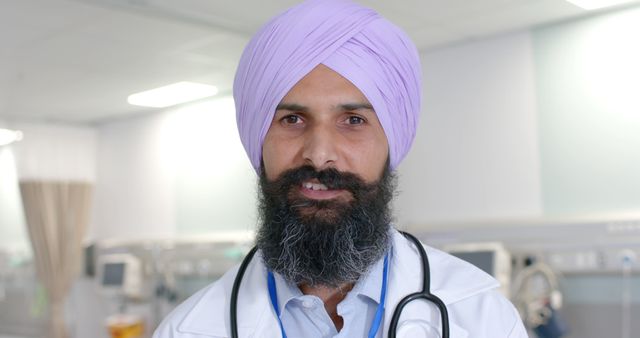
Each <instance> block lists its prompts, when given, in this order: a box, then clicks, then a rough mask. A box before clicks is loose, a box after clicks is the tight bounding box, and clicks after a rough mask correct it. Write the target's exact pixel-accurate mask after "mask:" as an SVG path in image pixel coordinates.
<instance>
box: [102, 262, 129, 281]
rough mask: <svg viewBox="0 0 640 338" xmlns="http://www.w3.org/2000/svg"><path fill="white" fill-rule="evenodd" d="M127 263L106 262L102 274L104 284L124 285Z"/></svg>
mask: <svg viewBox="0 0 640 338" xmlns="http://www.w3.org/2000/svg"><path fill="white" fill-rule="evenodd" d="M124 269H125V263H106V264H105V265H104V273H103V275H102V285H104V286H122V284H123V283H124Z"/></svg>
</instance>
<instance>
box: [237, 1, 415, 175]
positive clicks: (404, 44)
mask: <svg viewBox="0 0 640 338" xmlns="http://www.w3.org/2000/svg"><path fill="white" fill-rule="evenodd" d="M319 64H323V65H325V66H327V67H329V68H331V69H332V70H334V71H335V72H337V73H339V74H340V75H342V76H343V77H344V78H346V79H347V80H349V81H350V82H351V83H352V84H354V85H355V86H356V87H357V88H358V89H360V91H361V92H362V93H363V94H364V96H365V97H366V98H367V99H368V100H369V102H370V103H371V105H372V106H373V109H374V110H375V112H376V115H377V116H378V119H379V120H380V124H381V125H382V128H383V129H384V132H385V135H386V137H387V142H388V144H389V163H390V166H391V168H392V169H395V168H396V167H397V165H398V164H399V163H400V162H401V161H402V159H403V158H404V157H405V155H406V154H407V152H408V151H409V148H410V147H411V144H412V143H413V139H414V136H415V132H416V127H417V123H418V116H419V113H420V99H421V69H420V59H419V56H418V51H417V49H416V47H415V45H414V44H413V43H412V42H411V40H410V39H409V38H408V37H407V35H406V34H405V33H404V32H403V31H402V30H400V29H399V28H398V27H396V26H395V25H393V24H392V23H391V22H389V21H388V20H386V19H384V18H383V17H382V16H380V15H379V14H378V13H376V12H375V11H373V10H372V9H369V8H365V7H362V6H360V5H358V4H355V3H353V2H350V1H344V0H309V1H305V2H303V3H301V4H299V5H297V6H295V7H292V8H290V9H289V10H287V11H285V12H284V13H282V14H280V15H278V16H276V17H275V18H273V19H272V20H271V21H269V22H268V23H267V24H266V25H265V26H263V27H262V28H261V29H260V31H259V32H258V33H257V34H256V35H255V36H254V37H253V38H252V39H251V41H250V42H249V44H248V45H247V46H246V47H245V49H244V52H243V54H242V57H241V58H240V64H239V66H238V69H237V72H236V76H235V80H234V84H233V96H234V100H235V105H236V122H237V124H238V131H239V133H240V139H241V141H242V144H243V146H244V148H245V150H246V152H247V154H248V155H249V159H250V161H251V164H252V165H253V167H254V168H255V169H256V171H258V172H259V170H260V164H261V160H262V143H263V142H264V139H265V136H266V134H267V132H268V130H269V127H270V125H271V121H272V120H273V116H274V114H275V110H276V107H277V105H278V104H279V103H280V101H281V100H282V98H283V97H284V96H285V95H286V94H287V93H288V92H289V90H291V88H292V87H293V86H294V85H295V84H296V83H297V82H298V81H300V80H301V79H302V78H303V77H304V76H305V75H307V74H308V73H309V72H310V71H311V70H313V69H314V68H315V67H316V66H318V65H319Z"/></svg>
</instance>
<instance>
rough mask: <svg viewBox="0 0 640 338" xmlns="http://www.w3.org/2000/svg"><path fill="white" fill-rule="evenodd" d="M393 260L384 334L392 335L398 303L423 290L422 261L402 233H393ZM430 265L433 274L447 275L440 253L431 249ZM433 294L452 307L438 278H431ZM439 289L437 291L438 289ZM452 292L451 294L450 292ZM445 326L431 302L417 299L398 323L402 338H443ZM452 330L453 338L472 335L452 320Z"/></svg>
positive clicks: (403, 312)
mask: <svg viewBox="0 0 640 338" xmlns="http://www.w3.org/2000/svg"><path fill="white" fill-rule="evenodd" d="M392 250H393V252H392V259H391V263H390V269H389V277H388V278H389V285H388V286H387V295H388V296H387V297H388V298H387V301H386V306H385V320H384V335H383V337H387V336H388V331H389V325H390V323H391V318H392V316H393V312H394V310H395V309H396V307H397V305H398V303H399V302H400V301H401V300H402V299H403V298H404V297H405V296H407V295H409V294H411V293H414V292H417V291H419V290H421V289H422V262H421V260H420V256H419V253H418V251H417V249H416V248H415V247H413V245H411V244H410V243H409V242H408V240H407V239H405V238H404V236H403V235H402V234H400V233H399V232H397V231H395V230H393V244H392ZM427 255H428V256H429V263H430V265H431V270H432V271H444V272H446V271H447V269H446V266H445V267H443V266H442V264H441V262H440V261H439V260H440V257H438V256H439V255H441V254H438V252H437V251H436V250H433V249H431V248H427ZM431 279H432V281H431V284H432V286H433V287H432V289H433V290H432V292H433V293H434V294H435V295H436V296H438V297H440V298H441V299H442V300H443V302H444V303H445V304H450V301H451V299H450V298H448V297H445V296H444V295H446V294H447V289H446V288H443V286H444V285H443V284H442V283H439V282H438V281H437V280H438V277H437V276H435V275H434V276H432V277H431ZM436 285H438V286H439V287H438V288H436V287H435V286H436ZM449 293H451V292H449ZM441 328H442V323H441V319H440V311H439V310H438V308H437V307H436V306H435V305H434V304H432V303H430V302H427V301H423V300H417V301H413V302H411V303H409V304H408V305H407V306H405V308H404V310H403V311H402V315H401V317H400V321H399V322H398V328H397V336H398V337H440V336H441ZM449 330H450V335H451V337H456V338H466V337H467V336H468V332H467V331H466V330H464V329H463V328H461V327H459V326H458V325H457V324H456V323H455V322H454V321H452V320H451V318H449Z"/></svg>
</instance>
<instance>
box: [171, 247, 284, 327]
mask: <svg viewBox="0 0 640 338" xmlns="http://www.w3.org/2000/svg"><path fill="white" fill-rule="evenodd" d="M236 271H237V269H236ZM236 271H230V273H228V274H226V275H225V276H224V277H223V278H222V279H221V280H220V281H219V282H220V283H222V284H223V285H222V286H218V287H212V288H210V289H209V290H207V291H206V293H205V295H204V296H203V297H202V301H201V302H198V303H197V304H196V305H195V306H194V308H193V309H191V311H190V312H189V314H188V315H187V316H186V317H185V319H184V320H183V321H182V322H181V323H180V326H179V329H178V330H179V331H180V332H183V333H189V334H194V335H197V336H198V337H200V336H202V337H216V338H223V337H230V336H231V329H230V328H229V323H230V317H229V304H230V300H229V297H230V295H231V288H232V286H233V281H234V277H235V275H236ZM266 278H267V277H266V268H265V267H264V265H263V264H262V259H261V258H260V256H259V253H257V254H256V256H255V257H254V258H253V259H252V261H251V263H250V264H249V266H248V267H247V270H246V272H245V275H244V278H243V279H242V284H241V287H240V292H238V336H239V337H240V338H254V337H255V338H257V337H279V336H280V335H281V333H280V326H279V325H280V324H279V323H278V320H277V318H276V316H275V313H274V311H273V307H272V306H271V303H270V301H269V293H268V290H267V283H266Z"/></svg>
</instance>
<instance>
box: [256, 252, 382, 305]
mask: <svg viewBox="0 0 640 338" xmlns="http://www.w3.org/2000/svg"><path fill="white" fill-rule="evenodd" d="M391 251H392V250H388V252H391ZM389 256H391V254H390V253H389ZM389 260H391V257H389ZM383 270H384V256H382V257H381V258H380V259H378V261H376V262H375V263H374V264H373V265H372V266H371V269H369V271H368V272H367V273H366V274H365V275H364V278H360V279H359V280H358V281H357V282H356V285H354V287H353V289H352V290H351V291H349V293H354V295H362V296H365V297H367V298H369V299H371V300H373V301H374V302H375V303H376V304H379V303H380V291H381V288H382V273H383ZM273 275H274V278H275V281H276V291H277V294H278V295H277V296H278V307H279V310H280V314H282V313H284V310H285V307H286V305H287V303H289V302H290V301H291V300H294V299H299V298H300V297H304V296H305V295H304V294H303V293H302V291H300V288H298V286H297V285H295V284H293V283H290V282H288V281H286V280H285V279H284V278H283V277H282V276H281V275H280V274H278V273H274V274H273ZM265 283H266V281H265Z"/></svg>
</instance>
